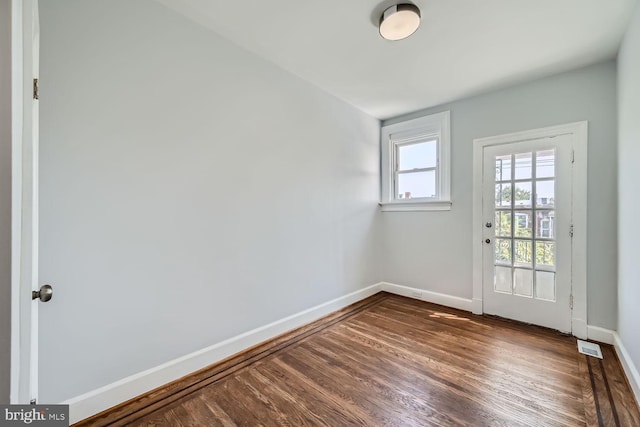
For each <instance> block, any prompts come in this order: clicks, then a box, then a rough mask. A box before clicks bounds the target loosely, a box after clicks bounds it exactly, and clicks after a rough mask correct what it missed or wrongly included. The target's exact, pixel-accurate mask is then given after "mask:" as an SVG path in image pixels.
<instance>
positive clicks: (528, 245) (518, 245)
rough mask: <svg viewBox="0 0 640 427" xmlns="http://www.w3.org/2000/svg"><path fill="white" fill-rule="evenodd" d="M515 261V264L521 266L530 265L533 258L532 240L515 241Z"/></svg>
mask: <svg viewBox="0 0 640 427" xmlns="http://www.w3.org/2000/svg"><path fill="white" fill-rule="evenodd" d="M514 244H515V260H514V262H515V263H516V264H519V265H530V264H531V262H532V260H533V257H532V255H531V250H532V242H531V240H515V241H514Z"/></svg>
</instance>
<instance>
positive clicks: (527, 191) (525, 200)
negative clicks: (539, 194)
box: [515, 181, 531, 208]
mask: <svg viewBox="0 0 640 427" xmlns="http://www.w3.org/2000/svg"><path fill="white" fill-rule="evenodd" d="M515 193H516V194H515V196H516V200H515V207H521V208H530V207H531V181H525V182H517V183H516V191H515Z"/></svg>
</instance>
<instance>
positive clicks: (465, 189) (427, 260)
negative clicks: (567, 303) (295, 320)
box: [382, 62, 617, 329]
mask: <svg viewBox="0 0 640 427" xmlns="http://www.w3.org/2000/svg"><path fill="white" fill-rule="evenodd" d="M469 72H472V70H470V71H469ZM444 110H451V126H452V131H451V134H452V140H451V158H452V183H451V192H452V200H453V206H452V209H451V211H448V212H385V213H383V214H382V217H383V220H382V224H383V233H384V247H385V248H386V250H387V251H388V252H387V253H386V257H385V263H384V273H383V276H384V277H383V279H384V280H385V281H388V282H392V283H397V284H401V285H406V286H413V287H416V288H421V289H425V290H430V291H435V292H441V293H444V294H450V295H456V296H459V297H463V298H471V297H472V241H471V231H472V197H473V193H472V183H473V146H472V144H473V139H474V138H480V137H487V136H493V135H500V134H504V133H509V132H515V131H522V130H527V129H535V128H541V127H546V126H552V125H558V124H564V123H569V122H575V121H581V120H588V121H589V148H588V156H589V171H588V183H587V185H588V188H589V194H588V236H587V239H588V242H589V247H588V250H587V252H588V272H587V273H588V284H587V286H588V316H589V318H588V323H589V324H590V325H596V326H601V327H605V328H610V329H615V327H616V316H617V312H616V305H617V295H616V277H617V271H616V264H617V259H616V252H617V244H616V232H617V228H616V215H617V214H616V204H617V196H616V194H617V192H616V174H615V168H616V162H617V160H616V159H617V157H616V156H617V151H616V65H615V63H614V62H607V63H602V64H598V65H594V66H591V67H588V68H584V69H580V70H576V71H571V72H568V73H564V74H560V75H556V76H553V77H549V78H545V79H541V80H537V81H533V82H530V83H526V84H522V85H518V86H514V87H511V88H507V89H504V90H499V91H495V92H491V93H487V94H484V95H480V96H476V97H473V98H468V99H464V100H461V101H457V102H453V103H450V104H446V105H442V106H439V107H436V108H431V109H428V110H424V111H420V112H417V113H413V114H410V115H407V116H403V117H400V118H395V119H393V120H388V121H386V122H384V123H383V125H384V124H390V123H394V122H397V121H399V120H403V119H407V118H413V117H418V116H421V115H425V114H431V113H435V112H439V111H444Z"/></svg>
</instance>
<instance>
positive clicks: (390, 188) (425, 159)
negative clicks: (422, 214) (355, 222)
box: [380, 111, 451, 211]
mask: <svg viewBox="0 0 640 427" xmlns="http://www.w3.org/2000/svg"><path fill="white" fill-rule="evenodd" d="M449 128H450V125H449V112H448V111H445V112H442V113H438V114H433V115H430V116H425V117H420V118H418V119H413V120H407V121H404V122H400V123H396V124H392V125H388V126H383V127H382V131H381V151H382V200H381V203H380V204H381V206H382V210H384V211H405V210H448V209H451V200H450V182H451V181H450V163H449V153H450V148H449V145H450V142H449Z"/></svg>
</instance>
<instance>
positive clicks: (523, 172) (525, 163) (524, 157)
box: [515, 153, 532, 179]
mask: <svg viewBox="0 0 640 427" xmlns="http://www.w3.org/2000/svg"><path fill="white" fill-rule="evenodd" d="M531 154H532V153H522V154H516V156H515V157H516V171H515V176H516V178H515V179H531Z"/></svg>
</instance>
